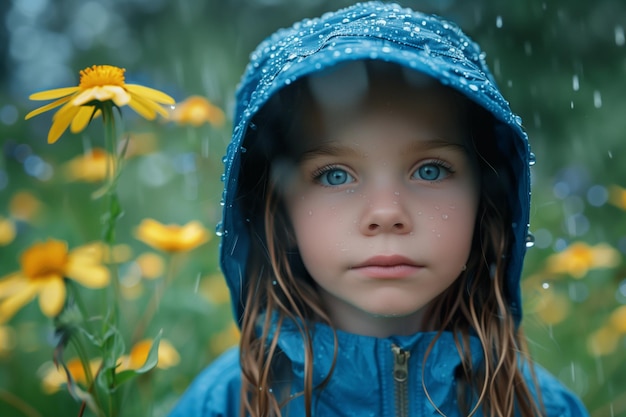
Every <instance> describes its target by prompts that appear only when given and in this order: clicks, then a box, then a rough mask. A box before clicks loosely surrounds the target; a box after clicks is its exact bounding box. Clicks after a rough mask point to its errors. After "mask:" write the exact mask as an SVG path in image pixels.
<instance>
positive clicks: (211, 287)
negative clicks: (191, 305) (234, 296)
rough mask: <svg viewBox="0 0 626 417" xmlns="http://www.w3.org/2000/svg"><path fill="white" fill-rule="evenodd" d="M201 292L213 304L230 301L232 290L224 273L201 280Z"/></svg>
mask: <svg viewBox="0 0 626 417" xmlns="http://www.w3.org/2000/svg"><path fill="white" fill-rule="evenodd" d="M200 294H201V295H203V296H204V297H206V298H207V299H208V300H209V301H210V302H212V303H213V304H217V305H219V304H226V303H230V291H229V290H228V286H227V285H226V279H225V278H224V276H223V275H222V274H214V275H210V276H208V277H205V278H203V279H202V281H200Z"/></svg>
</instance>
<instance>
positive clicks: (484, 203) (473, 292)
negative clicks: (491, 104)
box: [238, 63, 545, 417]
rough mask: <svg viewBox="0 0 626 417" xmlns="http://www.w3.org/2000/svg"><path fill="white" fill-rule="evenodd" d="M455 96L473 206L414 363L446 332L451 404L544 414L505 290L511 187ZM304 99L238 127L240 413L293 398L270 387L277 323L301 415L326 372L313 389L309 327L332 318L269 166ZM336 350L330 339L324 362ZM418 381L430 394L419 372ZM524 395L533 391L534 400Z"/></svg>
mask: <svg viewBox="0 0 626 417" xmlns="http://www.w3.org/2000/svg"><path fill="white" fill-rule="evenodd" d="M387 65H388V66H389V67H390V68H391V67H395V66H392V65H391V64H387ZM377 66H380V64H379V63H376V64H375V65H368V70H372V68H376V67H377ZM398 68H399V67H395V69H396V70H398ZM387 69H389V68H387ZM455 94H456V95H457V97H458V102H459V103H460V105H462V106H463V108H464V112H463V114H464V119H465V123H466V125H467V131H468V132H469V135H468V142H471V146H472V147H473V149H474V152H475V156H476V161H477V165H478V176H479V182H480V199H479V201H480V202H479V208H478V214H477V217H476V223H475V227H474V236H473V243H472V248H471V251H470V256H469V259H468V263H467V268H466V270H465V271H463V272H461V274H460V275H459V277H458V278H457V279H456V280H455V282H454V283H453V284H452V285H451V286H450V287H449V288H448V289H447V290H446V291H444V292H443V293H442V294H440V295H439V296H438V297H437V298H435V299H434V300H433V301H431V302H430V303H429V305H428V306H427V307H425V308H426V310H425V314H424V315H423V323H421V324H422V328H423V329H425V330H432V331H436V332H438V335H437V336H436V337H435V339H434V340H433V341H432V343H431V344H430V346H429V348H428V350H427V352H426V355H425V356H424V358H423V365H424V366H423V367H422V369H425V368H426V366H427V365H428V364H429V362H428V361H429V355H430V352H431V351H432V349H433V347H434V345H435V343H436V341H437V339H438V337H439V336H440V335H441V334H442V332H444V331H450V332H452V334H453V335H454V338H455V343H456V345H457V350H458V352H459V355H460V357H461V359H462V360H461V365H460V366H459V367H458V369H457V370H456V373H455V376H456V383H457V388H458V389H457V397H458V398H457V400H458V404H459V407H460V411H461V412H462V413H463V414H464V415H475V414H476V413H477V412H478V410H479V409H480V410H481V412H482V413H483V415H485V416H492V417H495V416H498V417H504V416H507V417H508V416H511V415H514V414H515V413H516V412H517V413H518V414H515V415H520V416H522V417H530V416H540V415H544V414H545V412H544V410H543V406H542V402H541V398H540V393H539V390H537V389H533V386H536V380H535V378H534V376H533V377H532V378H531V381H528V380H527V378H526V377H525V376H524V375H523V373H522V371H521V367H522V366H523V364H524V363H526V362H527V361H530V359H529V355H528V349H527V346H526V342H525V338H524V335H523V332H522V329H521V328H520V326H519V325H518V324H517V323H516V321H515V318H514V315H513V312H512V311H511V310H510V307H509V304H508V303H507V300H506V296H505V294H507V288H506V285H507V282H508V280H507V276H506V275H507V272H506V271H507V265H508V261H509V253H510V249H511V241H512V233H513V231H512V227H511V223H512V208H511V206H510V196H509V194H510V192H511V190H512V189H513V190H514V189H515V187H514V185H513V184H514V181H513V173H512V171H511V168H510V166H509V165H508V164H507V162H506V158H504V157H503V154H502V152H501V151H500V150H499V149H498V143H497V137H496V133H495V131H496V125H497V124H498V123H499V122H497V121H495V120H494V118H493V116H492V115H491V114H490V113H489V112H487V111H486V110H484V109H483V108H482V107H480V106H478V105H476V104H474V103H473V102H471V101H470V100H469V99H467V98H465V97H464V96H462V95H461V94H460V93H455ZM311 102H312V97H311V92H310V89H309V88H308V86H307V83H306V81H303V80H299V81H298V82H296V83H293V84H292V85H291V86H289V87H288V88H285V89H283V90H281V92H280V94H277V95H276V96H274V97H273V98H272V101H270V103H268V105H266V106H265V107H264V108H263V109H261V111H260V112H259V113H258V114H257V116H256V117H255V119H254V121H253V124H252V125H251V126H250V127H249V129H248V132H247V137H246V142H245V146H246V148H247V149H248V151H247V152H246V153H245V154H243V155H242V168H241V174H240V178H239V180H240V189H239V192H238V199H240V204H241V207H243V208H244V210H245V213H244V215H245V216H246V218H248V219H250V222H249V228H250V229H249V232H250V234H251V249H250V257H249V263H248V266H247V277H246V280H245V282H246V285H247V287H246V293H247V295H246V308H245V313H244V317H243V320H242V335H241V342H240V362H241V368H242V395H241V398H242V407H241V416H242V417H243V416H244V415H249V416H252V417H261V416H281V409H282V407H283V406H284V405H285V404H286V403H287V402H288V401H289V400H291V398H292V397H291V396H290V395H289V392H288V388H287V392H286V393H285V392H282V391H281V390H280V389H275V388H276V387H277V386H278V384H277V383H278V381H279V380H281V379H282V378H283V377H282V373H281V371H282V370H283V367H285V366H287V367H288V366H289V362H288V361H287V360H286V359H285V358H284V355H282V354H281V352H280V349H279V347H278V338H279V337H280V331H281V326H282V324H283V323H284V322H285V321H290V322H292V323H294V324H295V325H296V326H298V329H299V332H300V334H301V337H302V340H303V341H304V347H305V352H304V355H305V372H304V378H305V380H304V381H303V382H304V390H303V391H302V392H301V393H299V394H298V396H303V397H304V404H305V409H306V415H307V416H310V415H311V413H312V404H313V401H314V398H315V393H316V392H317V391H319V390H323V389H324V386H325V385H326V384H327V383H328V381H329V380H330V378H331V376H332V372H333V368H334V366H333V367H331V370H330V372H329V374H328V376H327V377H326V379H325V380H324V381H322V383H321V384H320V385H318V386H314V384H313V377H312V367H313V358H314V346H313V344H312V337H311V330H312V327H311V326H312V324H313V323H315V322H321V323H325V324H327V325H329V326H330V327H331V328H332V320H331V318H330V317H329V316H328V314H327V313H326V312H325V310H324V307H323V303H322V301H321V299H320V297H319V295H318V292H317V290H316V284H315V282H314V281H313V279H312V278H311V277H310V276H309V274H308V273H307V271H306V269H305V268H304V266H303V264H302V260H301V259H300V256H299V254H298V250H297V247H296V245H295V243H294V242H295V238H294V236H293V229H292V227H291V225H290V223H289V219H288V216H287V215H286V210H285V207H284V205H283V201H282V200H281V197H280V194H281V193H280V192H279V187H280V185H279V184H278V183H277V182H276V181H274V180H273V176H272V171H273V169H274V167H275V166H276V165H280V164H282V163H285V161H289V160H290V158H292V157H291V156H290V153H291V152H293V149H292V146H293V145H292V144H293V142H294V140H293V138H292V136H293V135H294V132H297V131H298V126H299V124H300V123H301V121H300V119H299V118H300V117H302V116H301V115H302V114H303V113H305V112H303V111H302V108H303V107H302V106H303V105H306V104H303V103H311ZM471 335H473V336H476V337H477V338H478V339H479V340H480V343H481V345H482V351H483V356H484V358H483V360H482V362H480V364H481V365H480V366H478V367H473V366H472V363H476V362H475V361H474V362H473V361H472V358H471V349H470V348H469V345H470V336H471ZM337 349H338V345H337V339H336V337H335V351H334V357H333V364H334V361H335V359H336V357H337ZM531 369H532V367H531ZM531 373H532V372H531ZM422 385H423V388H424V391H425V393H426V395H427V396H428V398H429V400H430V396H429V387H428V386H427V384H426V382H425V379H424V377H422ZM270 388H272V389H270ZM533 392H537V396H538V397H537V398H535V397H534V395H533ZM430 401H431V403H432V405H433V406H434V407H435V408H437V406H436V405H435V404H434V403H433V401H432V400H430ZM439 412H440V413H441V414H442V415H445V414H443V411H441V410H439Z"/></svg>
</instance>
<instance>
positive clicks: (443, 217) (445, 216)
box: [441, 213, 449, 220]
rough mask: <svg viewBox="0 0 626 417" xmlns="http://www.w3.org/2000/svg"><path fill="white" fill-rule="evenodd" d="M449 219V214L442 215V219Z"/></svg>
mask: <svg viewBox="0 0 626 417" xmlns="http://www.w3.org/2000/svg"><path fill="white" fill-rule="evenodd" d="M448 217H449V216H448V215H447V214H445V213H444V214H442V215H441V218H442V219H444V220H448Z"/></svg>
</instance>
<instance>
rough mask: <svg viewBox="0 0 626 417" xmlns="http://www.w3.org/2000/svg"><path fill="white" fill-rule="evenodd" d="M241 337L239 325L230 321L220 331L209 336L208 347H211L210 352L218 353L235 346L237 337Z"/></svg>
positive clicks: (237, 340)
mask: <svg viewBox="0 0 626 417" xmlns="http://www.w3.org/2000/svg"><path fill="white" fill-rule="evenodd" d="M240 338H241V332H240V331H239V327H237V325H236V324H235V323H234V322H232V323H231V324H229V325H228V327H227V328H226V329H224V330H222V331H221V332H219V333H217V334H216V335H214V336H213V337H212V338H211V341H210V345H209V348H210V349H211V353H213V354H214V355H216V356H217V355H219V354H220V353H222V352H224V351H225V350H227V349H228V348H230V347H233V346H235V345H236V344H237V343H239V339H240Z"/></svg>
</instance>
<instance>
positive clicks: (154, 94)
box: [126, 84, 176, 104]
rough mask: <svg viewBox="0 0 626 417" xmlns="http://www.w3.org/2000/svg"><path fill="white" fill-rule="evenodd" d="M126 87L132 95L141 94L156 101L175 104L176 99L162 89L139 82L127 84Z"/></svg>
mask: <svg viewBox="0 0 626 417" xmlns="http://www.w3.org/2000/svg"><path fill="white" fill-rule="evenodd" d="M126 89H127V90H128V91H130V93H131V95H135V96H140V97H143V98H145V99H147V100H152V101H156V102H157V103H163V104H174V103H176V101H175V100H174V99H173V98H172V97H170V96H168V95H167V94H165V93H164V92H162V91H159V90H155V89H154V88H150V87H145V86H143V85H139V84H126Z"/></svg>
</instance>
